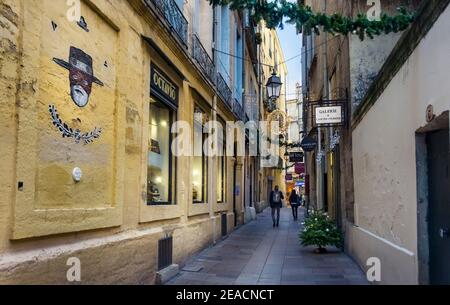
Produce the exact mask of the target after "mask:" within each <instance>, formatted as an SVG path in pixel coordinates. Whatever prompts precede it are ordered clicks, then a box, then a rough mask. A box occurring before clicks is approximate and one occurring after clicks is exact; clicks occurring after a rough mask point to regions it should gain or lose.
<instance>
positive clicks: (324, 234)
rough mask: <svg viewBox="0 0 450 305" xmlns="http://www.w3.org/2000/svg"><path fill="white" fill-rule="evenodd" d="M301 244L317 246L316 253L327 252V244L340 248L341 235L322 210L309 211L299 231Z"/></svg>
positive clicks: (341, 242) (341, 243)
mask: <svg viewBox="0 0 450 305" xmlns="http://www.w3.org/2000/svg"><path fill="white" fill-rule="evenodd" d="M300 241H301V243H302V245H303V246H317V250H316V251H315V252H316V253H318V254H323V253H327V249H326V247H327V246H335V247H338V248H342V245H343V236H342V233H341V232H340V231H339V230H338V228H337V227H336V225H335V224H334V222H333V221H332V220H331V219H330V217H328V215H327V213H324V212H323V211H311V214H310V216H309V217H308V218H307V219H306V220H305V223H304V228H303V230H302V232H300Z"/></svg>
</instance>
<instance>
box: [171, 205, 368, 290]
mask: <svg viewBox="0 0 450 305" xmlns="http://www.w3.org/2000/svg"><path fill="white" fill-rule="evenodd" d="M300 215H301V217H300V219H303V217H304V210H303V209H301V210H300V211H299V216H300ZM300 228H301V220H300V221H293V219H292V212H291V210H290V209H283V210H282V213H281V221H280V227H279V228H273V227H272V220H271V215H270V209H267V210H266V211H265V212H263V213H262V214H259V215H258V219H257V220H256V221H253V222H251V223H249V224H247V225H245V226H242V227H241V228H239V229H237V230H236V231H235V232H233V233H232V234H231V235H230V236H229V237H228V238H227V239H225V240H224V241H221V242H219V243H218V244H217V245H216V246H214V247H211V248H208V249H206V250H204V251H203V252H201V253H199V254H198V255H196V256H195V257H192V258H191V259H190V260H189V261H188V262H187V264H186V266H185V267H184V268H183V269H182V271H181V273H180V275H178V276H177V277H176V278H174V279H172V280H171V281H170V282H169V283H168V284H169V285H353V284H356V285H365V284H367V281H366V279H365V276H364V274H363V272H362V271H361V270H360V268H359V267H358V266H357V265H356V263H355V262H354V261H353V260H352V259H351V258H349V257H348V256H347V255H346V254H344V253H343V252H341V251H339V250H337V249H329V253H328V254H324V255H318V254H314V253H313V250H314V247H302V246H301V245H300V242H299V239H298V233H299V231H300Z"/></svg>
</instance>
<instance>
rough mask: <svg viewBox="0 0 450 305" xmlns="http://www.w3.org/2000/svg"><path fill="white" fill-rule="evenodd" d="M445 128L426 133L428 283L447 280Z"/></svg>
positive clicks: (449, 196) (449, 199)
mask: <svg viewBox="0 0 450 305" xmlns="http://www.w3.org/2000/svg"><path fill="white" fill-rule="evenodd" d="M449 136H450V135H449V130H448V128H447V129H441V130H438V131H433V132H430V133H428V134H427V136H426V142H427V150H428V154H427V155H428V190H429V207H428V214H429V215H428V216H429V222H428V236H429V249H430V266H429V268H430V284H437V285H439V284H450V260H449V257H450V231H449V230H450V180H449V163H450V162H449V157H450V155H449Z"/></svg>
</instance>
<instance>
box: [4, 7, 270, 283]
mask: <svg viewBox="0 0 450 305" xmlns="http://www.w3.org/2000/svg"><path fill="white" fill-rule="evenodd" d="M25 2H26V5H25ZM74 2H75V6H68V5H67V3H66V1H63V0H58V1H50V0H44V1H34V0H32V1H28V0H27V1H16V0H2V1H1V2H0V28H1V33H2V37H1V45H0V54H1V56H0V70H1V76H0V94H1V102H0V109H1V111H0V112H1V122H0V134H1V136H0V143H1V148H0V149H1V154H2V156H4V157H3V158H2V159H1V160H0V169H1V175H0V179H1V183H0V193H1V194H2V196H1V197H0V211H1V213H0V283H16V284H22V283H27V284H30V283H39V284H45V283H50V284H51V283H67V278H66V272H67V270H68V268H69V267H68V266H67V262H68V259H69V258H72V257H75V258H77V259H79V260H80V261H81V266H82V269H81V279H82V283H122V284H124V283H130V284H134V283H142V284H152V283H154V281H155V275H156V272H157V271H158V270H160V269H162V268H164V267H166V265H167V264H170V263H171V262H173V263H177V264H180V265H182V264H183V263H184V261H185V260H186V259H187V258H188V257H189V256H190V255H192V254H194V253H196V252H198V251H199V250H201V249H202V248H204V247H206V246H210V245H213V244H214V243H215V242H217V241H218V240H220V238H222V236H224V235H226V234H228V233H229V232H231V231H233V230H234V228H236V227H237V226H239V225H241V224H243V223H244V222H245V207H246V206H247V205H249V204H250V203H249V202H250V201H252V202H255V201H258V200H259V201H264V200H266V197H265V195H263V196H261V197H257V196H254V197H253V198H254V199H251V200H250V193H247V194H246V193H245V192H243V191H242V190H243V189H244V187H245V183H249V182H248V181H246V176H245V175H246V174H247V172H246V168H247V167H248V164H246V162H247V159H246V158H245V157H226V156H224V157H221V156H216V157H208V156H205V155H204V153H202V152H201V150H200V154H199V155H196V156H194V157H193V156H186V155H181V156H175V154H174V153H173V152H172V151H171V145H170V144H171V141H170V140H171V139H172V138H173V137H174V135H175V134H174V133H172V132H173V130H171V129H170V127H171V123H173V122H175V121H185V122H188V126H189V127H190V130H188V131H186V130H183V129H178V130H175V132H176V134H177V135H179V136H180V135H181V136H184V137H185V139H188V141H189V140H194V139H195V138H198V136H199V135H201V134H202V131H203V130H204V128H205V124H206V123H207V122H208V121H210V120H213V119H217V120H219V121H223V122H226V121H231V122H235V121H240V120H245V119H246V111H245V105H244V102H245V98H244V97H243V94H244V93H245V92H246V90H253V89H252V88H254V86H258V83H257V75H256V72H255V71H253V70H254V69H249V70H248V66H247V65H244V64H243V62H244V60H242V58H246V60H245V61H250V56H252V55H251V54H250V53H249V49H250V46H249V43H248V42H251V39H247V38H245V37H246V36H245V35H246V34H247V32H250V34H251V33H252V31H254V30H255V25H251V24H250V25H248V24H246V23H245V18H244V15H243V13H236V12H232V11H230V10H229V9H228V8H221V7H216V8H214V9H213V8H212V7H210V6H209V5H208V3H207V2H206V1H205V2H203V1H174V0H130V1H123V0H114V1H103V0H83V1H80V2H79V7H77V3H78V2H77V1H74ZM78 11H79V12H80V13H81V14H80V15H79V16H77V12H78ZM74 17H75V18H74ZM206 20H209V21H208V22H207V21H206ZM205 22H206V23H207V24H209V25H210V27H208V26H204V25H205ZM217 50H220V51H221V53H219V52H217ZM227 53H229V55H226V56H225V54H227ZM230 54H231V55H233V54H234V55H236V54H237V55H239V54H242V56H230ZM238 58H241V60H238ZM250 79H251V81H250ZM252 86H253V87H252ZM253 92H254V94H256V95H257V96H256V99H259V97H258V94H259V90H253ZM257 110H258V109H257ZM247 114H248V113H247ZM200 138H202V136H200ZM194 142H195V141H194ZM254 168H255V167H253V169H254ZM252 179H256V180H257V179H260V177H259V176H257V175H253V178H252ZM253 183H255V184H256V185H260V184H259V183H258V182H253ZM256 192H257V190H256V191H255V193H256ZM164 249H170V250H164ZM170 258H172V259H170Z"/></svg>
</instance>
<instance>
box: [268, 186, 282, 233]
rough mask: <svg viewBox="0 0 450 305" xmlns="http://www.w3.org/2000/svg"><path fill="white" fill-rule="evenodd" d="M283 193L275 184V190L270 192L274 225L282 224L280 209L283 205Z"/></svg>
mask: <svg viewBox="0 0 450 305" xmlns="http://www.w3.org/2000/svg"><path fill="white" fill-rule="evenodd" d="M283 199H284V196H283V193H282V192H281V191H280V188H279V187H278V185H277V186H275V190H273V191H272V192H270V207H271V208H272V220H273V227H274V228H275V227H279V226H280V210H281V208H282V206H283ZM275 212H276V213H277V218H276V219H275Z"/></svg>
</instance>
